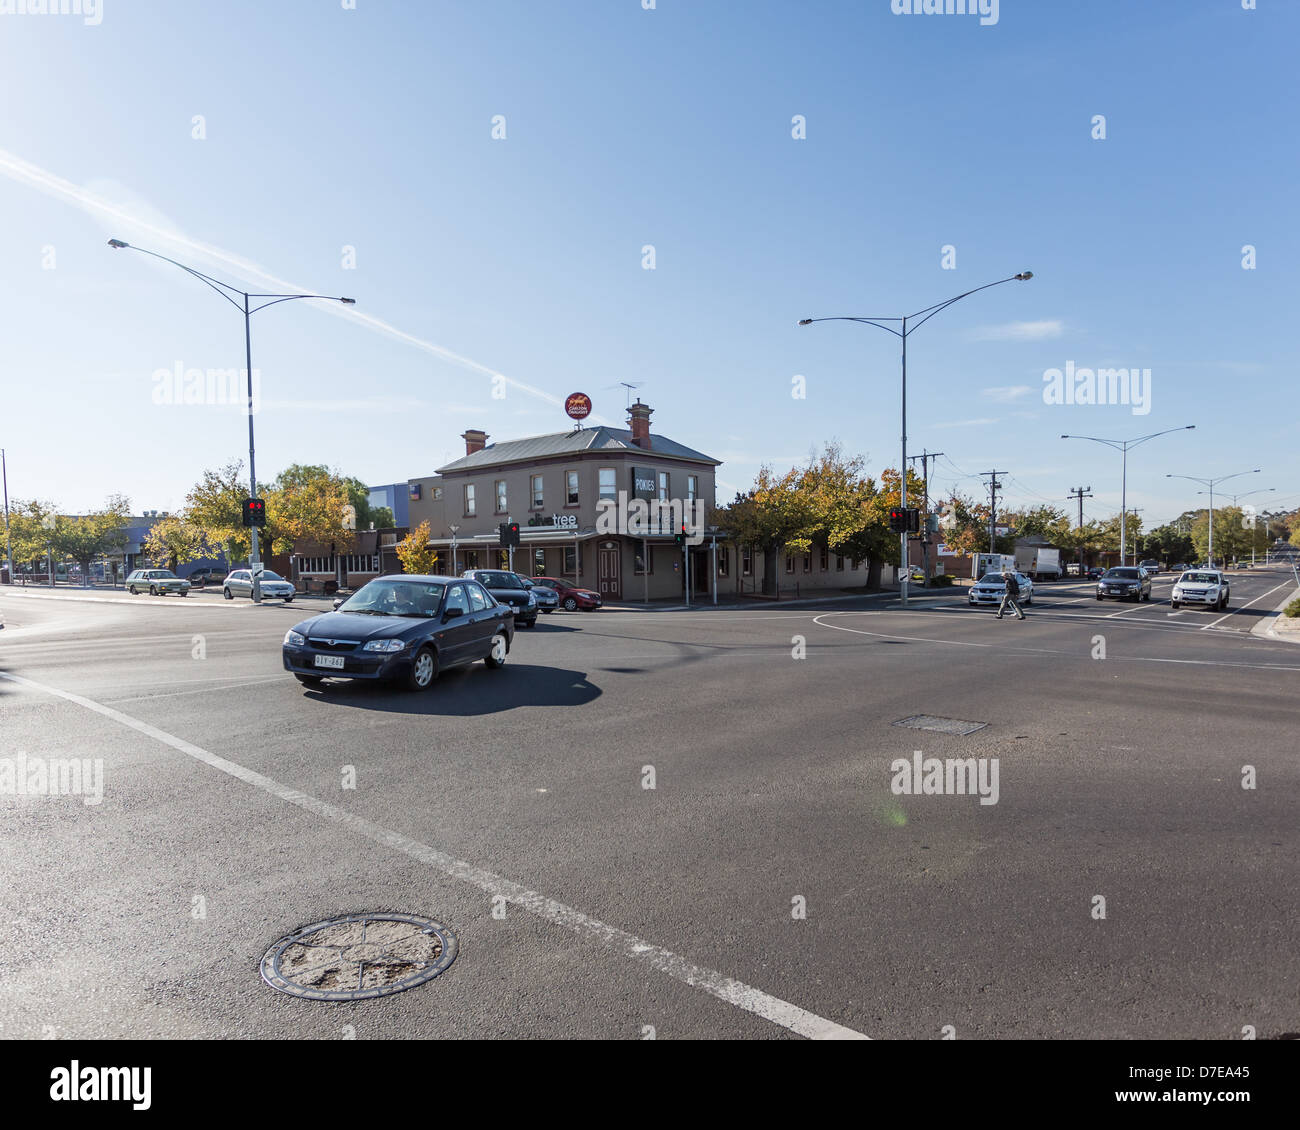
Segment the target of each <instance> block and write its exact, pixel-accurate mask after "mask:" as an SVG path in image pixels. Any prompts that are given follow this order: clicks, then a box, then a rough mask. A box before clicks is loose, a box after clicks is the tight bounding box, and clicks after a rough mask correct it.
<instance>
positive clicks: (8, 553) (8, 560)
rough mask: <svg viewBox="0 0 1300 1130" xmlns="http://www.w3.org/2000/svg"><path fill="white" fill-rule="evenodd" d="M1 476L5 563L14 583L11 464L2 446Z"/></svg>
mask: <svg viewBox="0 0 1300 1130" xmlns="http://www.w3.org/2000/svg"><path fill="white" fill-rule="evenodd" d="M0 477H2V478H3V479H4V486H5V564H6V565H7V566H8V568H9V583H10V584H11V585H12V584H13V583H14V550H13V546H12V544H11V543H10V541H9V465H8V464H7V463H6V462H5V453H4V448H0Z"/></svg>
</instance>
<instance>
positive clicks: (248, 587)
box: [221, 569, 298, 604]
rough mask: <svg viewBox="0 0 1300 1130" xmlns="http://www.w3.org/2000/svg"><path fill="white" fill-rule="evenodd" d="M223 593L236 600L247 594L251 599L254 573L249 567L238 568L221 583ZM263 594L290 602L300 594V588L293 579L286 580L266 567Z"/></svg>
mask: <svg viewBox="0 0 1300 1130" xmlns="http://www.w3.org/2000/svg"><path fill="white" fill-rule="evenodd" d="M221 595H222V596H224V597H225V598H226V599H227V600H234V599H235V597H237V596H246V597H249V598H250V599H251V598H252V596H253V574H252V573H251V572H249V571H248V570H247V569H236V570H235V571H234V572H233V573H230V574H229V575H227V577H226V579H225V580H224V581H223V582H222V583H221ZM262 595H263V596H269V597H272V598H274V599H277V600H283V601H284V602H285V604H288V603H289V602H290V601H291V600H293V598H294V597H295V596H297V595H298V590H297V589H295V588H294V587H293V582H292V581H286V580H285V579H284V578H283V577H282V576H280V574H279V573H273V572H271V570H270V569H266V570H263V572H262Z"/></svg>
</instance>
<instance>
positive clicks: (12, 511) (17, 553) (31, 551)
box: [9, 499, 58, 571]
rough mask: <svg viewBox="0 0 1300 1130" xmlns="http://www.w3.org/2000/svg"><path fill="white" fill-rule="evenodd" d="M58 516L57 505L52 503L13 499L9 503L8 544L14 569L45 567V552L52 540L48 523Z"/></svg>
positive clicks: (33, 569) (27, 569) (30, 569)
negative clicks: (10, 548)
mask: <svg viewBox="0 0 1300 1130" xmlns="http://www.w3.org/2000/svg"><path fill="white" fill-rule="evenodd" d="M57 519H58V507H57V506H55V504H54V503H52V502H38V501H36V500H34V499H29V500H26V501H23V500H19V499H14V500H13V501H12V502H11V503H10V504H9V544H10V545H11V546H12V549H13V556H14V568H15V569H16V570H17V569H25V570H26V571H36V570H37V566H38V565H40V566H41V571H43V569H44V565H43V562H44V561H45V552H46V550H47V549H49V548H50V546H51V545H52V543H53V538H52V530H51V524H52V523H55V522H56V521H57Z"/></svg>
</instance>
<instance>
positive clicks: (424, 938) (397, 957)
mask: <svg viewBox="0 0 1300 1130" xmlns="http://www.w3.org/2000/svg"><path fill="white" fill-rule="evenodd" d="M455 960H456V935H455V934H453V933H452V932H451V931H450V930H448V929H447V927H446V926H442V925H440V924H439V923H437V922H434V921H433V920H432V919H429V918H419V917H417V916H415V915H413V914H349V915H348V916H347V917H345V918H330V919H327V920H326V921H324V922H313V923H312V924H311V925H310V926H304V927H302V929H300V930H295V931H294V932H293V933H292V934H290V935H288V936H287V937H284V938H281V939H280V940H279V941H278V942H276V943H275V945H273V946H272V947H271V948H270V949H269V950H267V951H266V956H265V957H263V958H262V980H263V981H265V982H266V983H267V984H268V985H270V986H271V988H273V989H279V990H280V992H282V993H289V994H291V995H292V996H295V997H304V998H306V999H307V1000H313V1001H359V1000H368V999H369V998H371V997H386V996H389V995H391V994H393V993H400V992H402V991H404V990H406V989H412V988H414V987H415V986H416V985H423V984H424V983H425V982H426V981H432V980H433V979H434V978H435V977H436V976H438V974H439V973H441V972H442V971H443V970H444V969H446V968H447V966H449V965H450V964H451V963H452V962H453V961H455Z"/></svg>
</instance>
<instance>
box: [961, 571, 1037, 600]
mask: <svg viewBox="0 0 1300 1130" xmlns="http://www.w3.org/2000/svg"><path fill="white" fill-rule="evenodd" d="M1016 584H1018V585H1019V586H1020V595H1019V596H1018V597H1017V598H1016V601H1017V603H1019V604H1020V605H1022V606H1024V605H1029V604H1033V603H1034V582H1033V581H1031V580H1030V579H1029V578H1028V577H1026V576H1025V575H1024V573H1017V574H1016ZM1006 591H1007V582H1006V581H1004V580H1003V579H1002V574H1001V573H985V574H984V576H982V577H981V578H980V579H979V580H978V581H977V582H976V583H975V584H973V585H971V589H970V593H969V595H968V596H967V597H966V603H967V604H999V605H1000V604H1001V603H1002V594H1003V593H1005V592H1006Z"/></svg>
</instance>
